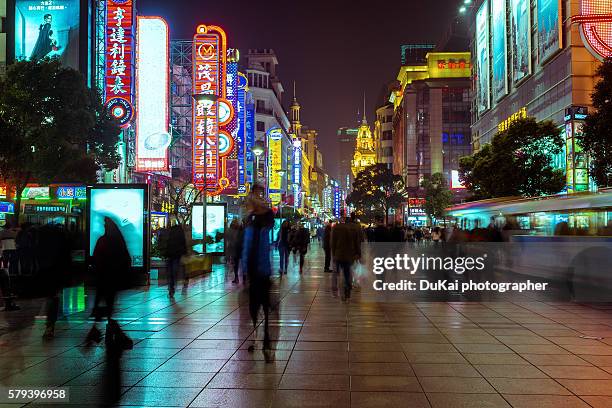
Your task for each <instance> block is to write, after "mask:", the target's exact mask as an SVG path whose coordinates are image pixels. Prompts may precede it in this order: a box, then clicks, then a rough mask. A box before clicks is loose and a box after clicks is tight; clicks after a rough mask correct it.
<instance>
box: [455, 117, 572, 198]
mask: <svg viewBox="0 0 612 408" xmlns="http://www.w3.org/2000/svg"><path fill="white" fill-rule="evenodd" d="M563 143H564V141H563V138H562V137H561V131H560V130H559V128H558V127H557V126H556V125H555V124H554V123H553V122H552V121H544V122H536V121H535V119H534V118H526V119H521V120H518V121H516V122H514V123H513V124H511V125H510V127H509V128H508V129H507V130H506V131H504V132H500V133H497V134H496V135H495V136H493V140H492V141H491V143H490V144H487V145H484V146H483V147H482V149H480V150H479V151H478V152H476V153H474V154H473V155H471V156H467V157H463V158H461V159H460V162H459V179H460V180H461V181H462V182H463V183H464V185H465V186H466V188H467V189H468V190H469V191H470V192H471V193H472V194H473V197H474V198H475V199H485V198H493V197H507V196H525V197H533V196H539V195H542V194H555V193H558V192H559V191H561V190H562V189H563V187H564V185H565V178H564V176H563V171H562V170H559V169H554V168H553V163H552V155H553V154H558V153H560V152H561V151H562V148H563Z"/></svg>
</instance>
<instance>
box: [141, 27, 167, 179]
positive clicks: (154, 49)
mask: <svg viewBox="0 0 612 408" xmlns="http://www.w3.org/2000/svg"><path fill="white" fill-rule="evenodd" d="M168 45H169V44H168V25H167V24H166V21H165V20H164V19H163V18H161V17H138V41H137V49H136V55H137V56H138V60H137V67H136V106H137V107H138V114H137V116H136V171H168V146H170V142H171V137H170V134H169V133H168V106H169V102H168V81H169V67H168V61H169V55H168Z"/></svg>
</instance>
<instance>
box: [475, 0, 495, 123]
mask: <svg viewBox="0 0 612 408" xmlns="http://www.w3.org/2000/svg"><path fill="white" fill-rule="evenodd" d="M476 63H477V67H476V80H477V87H478V113H481V112H484V111H486V110H487V109H489V108H490V107H491V105H490V99H491V97H490V84H489V3H488V2H487V1H485V2H484V3H483V4H482V6H480V9H479V10H478V13H476Z"/></svg>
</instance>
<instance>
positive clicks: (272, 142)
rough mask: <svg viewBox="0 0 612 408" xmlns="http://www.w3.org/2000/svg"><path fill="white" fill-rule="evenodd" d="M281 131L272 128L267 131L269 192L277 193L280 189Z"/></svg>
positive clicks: (281, 161) (281, 164)
mask: <svg viewBox="0 0 612 408" xmlns="http://www.w3.org/2000/svg"><path fill="white" fill-rule="evenodd" d="M282 139H283V131H282V130H281V129H280V128H272V129H270V130H269V131H268V180H269V189H270V191H274V192H278V191H280V189H281V188H282V185H283V178H282V177H281V175H280V174H279V172H278V171H279V170H281V169H282V167H283V140H282Z"/></svg>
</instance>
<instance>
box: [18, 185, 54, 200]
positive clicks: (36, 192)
mask: <svg viewBox="0 0 612 408" xmlns="http://www.w3.org/2000/svg"><path fill="white" fill-rule="evenodd" d="M21 198H25V199H28V200H42V199H45V200H46V199H48V198H50V196H49V187H26V188H24V189H23V191H22V192H21Z"/></svg>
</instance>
